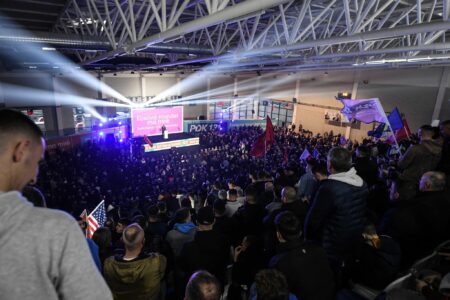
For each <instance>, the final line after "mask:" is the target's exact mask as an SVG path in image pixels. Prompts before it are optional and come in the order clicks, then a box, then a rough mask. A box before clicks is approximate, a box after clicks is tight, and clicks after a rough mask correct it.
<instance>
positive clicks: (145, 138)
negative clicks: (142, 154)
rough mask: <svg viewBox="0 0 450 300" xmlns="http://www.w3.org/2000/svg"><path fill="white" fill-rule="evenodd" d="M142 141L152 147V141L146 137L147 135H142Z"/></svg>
mask: <svg viewBox="0 0 450 300" xmlns="http://www.w3.org/2000/svg"><path fill="white" fill-rule="evenodd" d="M144 141H145V142H146V143H147V144H148V145H149V146H150V147H152V148H153V143H152V141H150V139H149V138H148V136H146V135H144Z"/></svg>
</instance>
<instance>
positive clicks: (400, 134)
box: [387, 118, 411, 145]
mask: <svg viewBox="0 0 450 300" xmlns="http://www.w3.org/2000/svg"><path fill="white" fill-rule="evenodd" d="M402 121H403V127H402V128H400V129H399V130H397V131H395V139H396V140H397V142H399V141H402V140H404V139H409V137H410V136H411V130H410V129H409V125H408V122H407V121H406V119H405V118H403V120H402ZM387 143H388V144H389V145H392V144H394V143H395V141H394V137H393V136H392V135H391V136H390V137H389V139H388V140H387Z"/></svg>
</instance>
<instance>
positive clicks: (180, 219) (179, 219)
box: [175, 207, 191, 223]
mask: <svg viewBox="0 0 450 300" xmlns="http://www.w3.org/2000/svg"><path fill="white" fill-rule="evenodd" d="M190 214H191V210H190V209H189V208H187V207H183V208H180V209H178V210H177V211H176V212H175V222H176V223H184V222H186V220H187V219H188V218H189V216H190Z"/></svg>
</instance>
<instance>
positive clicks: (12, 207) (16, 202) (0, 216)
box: [0, 191, 33, 244]
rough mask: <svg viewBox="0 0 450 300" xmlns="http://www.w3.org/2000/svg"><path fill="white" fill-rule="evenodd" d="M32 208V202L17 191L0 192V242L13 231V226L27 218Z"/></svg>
mask: <svg viewBox="0 0 450 300" xmlns="http://www.w3.org/2000/svg"><path fill="white" fill-rule="evenodd" d="M32 208H33V204H31V202H28V200H27V199H25V198H24V197H23V196H22V194H20V193H19V192H17V191H13V192H7V193H3V192H0V244H3V242H2V241H4V239H7V238H8V237H9V236H10V235H11V233H12V232H14V230H12V229H13V228H14V227H16V226H19V225H21V224H22V223H23V222H24V221H25V220H26V219H27V218H28V213H29V211H30V210H31V209H32Z"/></svg>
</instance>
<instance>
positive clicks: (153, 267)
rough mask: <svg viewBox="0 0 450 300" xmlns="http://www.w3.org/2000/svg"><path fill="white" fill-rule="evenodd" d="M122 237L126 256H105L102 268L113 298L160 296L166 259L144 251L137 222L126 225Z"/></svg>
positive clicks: (150, 299)
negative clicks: (106, 257)
mask: <svg viewBox="0 0 450 300" xmlns="http://www.w3.org/2000/svg"><path fill="white" fill-rule="evenodd" d="M122 239H123V242H124V244H125V255H122V256H116V257H113V256H111V257H109V258H108V259H106V261H105V267H104V270H103V272H104V276H105V279H106V282H107V283H108V285H109V287H110V288H111V291H112V292H113V295H114V299H115V300H126V299H133V300H157V299H160V295H161V281H162V279H163V277H164V272H165V270H166V258H165V257H164V256H162V255H159V254H154V253H151V254H146V253H143V251H142V249H143V248H144V245H145V234H144V230H143V229H142V228H141V226H139V225H138V224H137V223H133V224H131V225H129V226H128V227H126V228H125V230H124V231H123V234H122Z"/></svg>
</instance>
